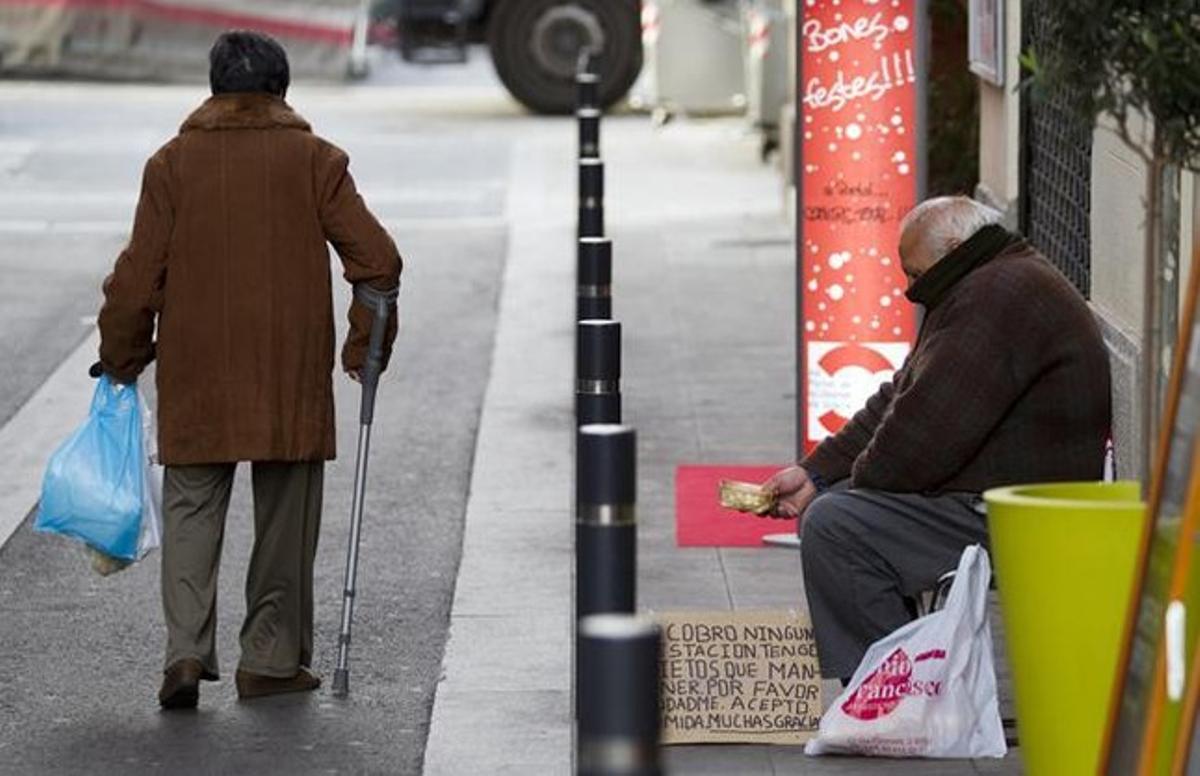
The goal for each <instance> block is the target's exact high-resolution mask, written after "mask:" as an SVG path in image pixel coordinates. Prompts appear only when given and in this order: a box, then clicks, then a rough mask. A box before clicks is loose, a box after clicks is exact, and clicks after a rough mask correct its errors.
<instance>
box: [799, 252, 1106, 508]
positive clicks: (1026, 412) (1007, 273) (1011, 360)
mask: <svg viewBox="0 0 1200 776" xmlns="http://www.w3.org/2000/svg"><path fill="white" fill-rule="evenodd" d="M918 282H919V281H918ZM1109 390H1110V387H1109V365H1108V354H1107V351H1106V349H1105V347H1104V341H1103V339H1102V338H1101V335H1100V330H1099V327H1098V326H1097V325H1096V320H1095V318H1094V317H1093V315H1092V312H1091V310H1090V309H1089V308H1088V305H1087V303H1086V302H1085V301H1084V299H1083V297H1082V296H1080V294H1079V292H1078V291H1076V290H1075V288H1074V287H1072V286H1071V284H1070V283H1069V282H1067V279H1066V278H1064V277H1063V276H1062V274H1061V273H1059V272H1058V270H1056V269H1055V268H1054V267H1053V266H1051V264H1050V263H1049V262H1048V261H1047V260H1046V259H1045V258H1043V257H1042V256H1041V255H1040V254H1039V253H1038V252H1037V251H1035V250H1034V249H1033V248H1032V247H1031V246H1030V245H1029V243H1028V242H1026V241H1024V240H1018V241H1016V242H1015V243H1013V244H1011V245H1009V246H1008V247H1006V248H1005V249H1003V250H1001V251H1000V252H999V254H998V255H996V256H995V258H992V259H991V260H990V261H988V262H987V263H985V264H983V265H982V266H979V267H978V268H977V269H974V270H973V271H971V272H970V274H968V275H967V276H966V277H964V278H963V279H962V280H960V281H958V282H957V284H956V285H954V286H953V287H952V288H951V289H950V290H949V291H948V293H946V294H945V296H944V298H943V299H942V300H941V301H940V302H939V303H938V304H937V306H936V307H935V308H933V309H929V310H928V311H927V315H926V317H925V322H924V324H923V325H922V327H921V333H920V336H919V337H918V338H917V344H916V347H915V349H914V350H913V353H912V355H911V356H910V357H909V359H908V361H907V362H905V364H904V366H903V367H902V368H901V369H900V370H899V371H898V372H896V374H895V377H894V378H893V379H892V380H891V381H889V382H887V383H884V384H883V385H882V386H881V387H880V389H879V391H878V393H876V394H875V395H874V396H872V397H871V398H870V399H869V400H868V401H867V405H866V406H865V407H864V408H863V409H862V410H860V411H859V412H858V413H857V414H856V415H855V416H854V418H853V420H851V421H850V422H849V423H847V424H846V425H845V426H844V427H843V428H842V430H841V431H840V432H838V434H837V435H835V436H832V437H830V438H828V439H826V440H825V441H823V442H822V443H821V444H820V445H818V446H817V448H816V449H815V450H814V451H813V452H812V454H811V455H809V456H808V457H807V458H806V459H805V460H804V461H802V462H801V466H803V467H804V468H806V469H808V470H809V471H812V472H815V473H816V474H818V475H819V477H820V478H821V479H822V480H824V481H825V482H826V483H827V484H833V483H834V482H836V481H838V480H841V479H844V478H846V477H849V478H850V484H851V486H852V487H856V488H873V489H876V490H885V491H898V492H917V493H937V492H942V491H976V492H978V491H982V490H985V489H987V488H992V487H997V486H1001V485H1010V484H1016V483H1029V482H1052V481H1062V480H1093V479H1099V478H1100V476H1101V474H1102V469H1103V464H1104V443H1105V439H1106V437H1107V436H1108V433H1109V428H1110V425H1109V424H1110V411H1111V399H1110V393H1109Z"/></svg>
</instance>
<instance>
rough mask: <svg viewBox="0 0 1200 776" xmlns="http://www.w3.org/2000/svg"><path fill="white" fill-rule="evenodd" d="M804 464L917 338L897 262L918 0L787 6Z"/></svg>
mask: <svg viewBox="0 0 1200 776" xmlns="http://www.w3.org/2000/svg"><path fill="white" fill-rule="evenodd" d="M797 4H798V6H799V10H800V19H799V25H800V27H799V30H798V36H797V52H798V57H797V59H798V60H799V62H798V65H799V78H798V81H797V83H798V85H799V91H800V93H799V95H798V97H799V99H798V101H797V105H798V106H799V120H798V122H797V128H796V132H797V135H798V137H797V148H798V154H797V159H798V162H797V170H796V173H797V189H798V193H799V214H798V219H797V222H798V224H799V229H800V236H799V239H798V240H797V241H796V243H797V251H798V255H797V272H798V273H799V277H798V305H797V309H798V320H797V324H798V326H799V332H798V334H799V336H798V338H797V341H798V343H799V353H798V359H799V364H800V369H799V380H798V396H799V413H798V418H799V419H800V428H799V438H800V445H799V447H800V451H801V453H805V452H808V451H810V450H812V448H813V447H815V446H816V445H817V444H818V443H819V442H820V441H821V440H822V439H824V438H825V437H827V436H830V435H831V434H835V433H837V431H838V430H839V429H841V427H842V426H843V425H845V424H846V422H847V421H848V420H849V419H850V417H851V416H852V415H853V414H854V413H855V412H856V411H857V410H858V409H859V408H861V407H862V406H863V404H864V403H865V402H866V400H867V398H868V397H870V396H871V394H873V393H874V392H875V391H876V390H877V389H878V387H879V384H880V383H881V382H883V381H884V380H888V379H891V376H892V373H893V372H894V371H895V370H896V369H898V368H899V367H900V365H901V364H902V363H903V361H904V358H905V357H906V356H907V355H908V352H909V349H910V348H911V343H912V341H913V336H914V334H915V317H914V314H913V309H912V307H911V306H910V305H909V304H908V302H907V300H906V299H905V298H904V290H905V288H906V285H907V281H906V279H905V276H904V273H903V271H902V270H901V267H900V259H899V257H898V256H897V242H898V239H899V223H900V219H901V218H903V216H904V214H905V213H907V212H908V211H909V210H910V209H911V208H912V206H913V205H914V204H916V202H917V198H918V196H919V194H920V192H921V189H922V188H923V186H922V183H921V180H922V174H923V165H924V160H923V158H922V153H923V149H922V142H921V130H922V126H921V125H922V111H921V103H920V100H921V99H922V98H923V95H924V88H923V84H922V83H921V80H922V79H923V78H924V75H923V73H922V72H921V67H922V64H923V62H922V59H923V58H922V57H920V56H919V53H920V45H919V42H920V40H921V39H922V35H923V33H922V32H921V29H920V28H921V26H922V24H923V17H922V15H921V13H922V12H923V10H924V3H923V2H921V0H797Z"/></svg>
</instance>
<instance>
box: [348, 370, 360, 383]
mask: <svg viewBox="0 0 1200 776" xmlns="http://www.w3.org/2000/svg"><path fill="white" fill-rule="evenodd" d="M346 377H349V378H350V379H351V380H353V381H354V382H356V383H361V382H362V370H361V369H347V370H346Z"/></svg>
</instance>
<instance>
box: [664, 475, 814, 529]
mask: <svg viewBox="0 0 1200 776" xmlns="http://www.w3.org/2000/svg"><path fill="white" fill-rule="evenodd" d="M781 468H782V466H691V465H686V466H679V467H678V468H676V469H675V541H676V543H677V544H678V545H679V546H680V547H762V546H764V545H763V541H762V538H763V536H765V535H767V534H775V533H788V532H791V533H795V531H796V521H795V520H794V519H792V520H781V519H779V518H772V517H758V516H757V515H751V514H745V513H742V512H735V511H733V510H732V509H725V508H724V507H722V506H721V502H720V498H719V496H718V492H717V490H718V484H719V483H720V482H721V480H740V481H742V482H754V483H761V482H764V481H766V479H767V478H768V477H770V476H771V475H772V474H774V473H775V472H777V471H779V470H780V469H781Z"/></svg>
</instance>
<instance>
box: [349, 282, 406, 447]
mask: <svg viewBox="0 0 1200 776" xmlns="http://www.w3.org/2000/svg"><path fill="white" fill-rule="evenodd" d="M399 295H400V286H396V287H395V288H393V289H390V290H388V291H380V290H379V289H377V288H372V287H371V286H368V285H367V284H366V283H358V284H356V285H355V286H354V298H355V299H356V300H358V301H359V302H360V303H362V304H364V305H366V306H367V307H368V308H369V309H370V310H371V312H372V314H373V317H372V321H371V338H370V342H369V344H368V346H367V363H366V364H365V365H364V367H363V371H362V387H363V396H362V410H361V412H360V415H359V420H360V422H361V423H362V424H363V425H370V423H371V422H372V421H373V420H374V419H375V394H376V392H377V391H378V388H379V376H380V375H381V374H382V373H383V338H384V336H385V335H386V334H387V325H388V318H389V317H390V316H391V314H392V310H393V309H394V308H395V306H396V298H397V297H398V296H399Z"/></svg>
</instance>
